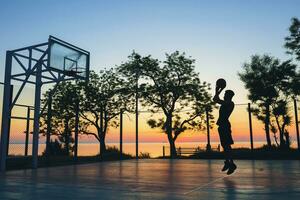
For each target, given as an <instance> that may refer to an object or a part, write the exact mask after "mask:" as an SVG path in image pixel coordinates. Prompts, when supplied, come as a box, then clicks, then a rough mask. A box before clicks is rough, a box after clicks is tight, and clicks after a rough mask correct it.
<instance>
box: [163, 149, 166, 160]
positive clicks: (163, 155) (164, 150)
mask: <svg viewBox="0 0 300 200" xmlns="http://www.w3.org/2000/svg"><path fill="white" fill-rule="evenodd" d="M165 155H166V153H165V146H163V158H164V157H165Z"/></svg>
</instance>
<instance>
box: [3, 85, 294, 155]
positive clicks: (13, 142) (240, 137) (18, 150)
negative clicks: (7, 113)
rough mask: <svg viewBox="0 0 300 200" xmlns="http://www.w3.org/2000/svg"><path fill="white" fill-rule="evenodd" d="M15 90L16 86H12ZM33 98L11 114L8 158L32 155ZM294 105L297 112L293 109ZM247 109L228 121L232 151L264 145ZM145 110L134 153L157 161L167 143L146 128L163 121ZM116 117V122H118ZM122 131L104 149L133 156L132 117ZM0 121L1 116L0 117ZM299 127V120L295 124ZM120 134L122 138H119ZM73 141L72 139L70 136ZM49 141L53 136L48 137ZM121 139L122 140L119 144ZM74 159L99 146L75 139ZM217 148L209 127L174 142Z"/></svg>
mask: <svg viewBox="0 0 300 200" xmlns="http://www.w3.org/2000/svg"><path fill="white" fill-rule="evenodd" d="M14 87H18V86H14ZM33 94H34V90H33V89H30V88H29V89H28V91H27V92H25V96H23V98H21V97H20V99H23V101H22V102H21V103H23V104H25V105H23V104H17V106H16V107H15V108H14V110H13V111H12V116H13V118H12V121H11V130H10V137H9V149H8V155H9V156H10V157H12V156H14V157H15V156H30V155H31V153H32V144H31V141H32V134H30V133H31V132H32V127H33V123H32V116H33V111H32V109H33V107H32V106H28V105H33V102H31V101H32V100H31V99H32V96H33ZM2 95H3V85H2V84H0V98H1V99H3V96H2ZM295 105H297V108H296V107H295ZM299 105H300V102H299V99H298V100H297V101H296V104H295V103H294V102H290V106H289V108H290V111H289V112H290V115H291V116H292V125H291V126H288V128H287V129H288V131H289V133H290V137H291V141H292V147H294V148H297V147H298V141H297V126H296V112H295V111H297V112H298V114H299V113H300V109H299V107H300V106H299ZM249 106H250V107H251V106H252V105H251V104H247V103H246V104H239V103H237V104H236V106H235V109H234V112H233V113H232V116H231V118H230V121H231V124H232V134H233V138H234V140H235V144H234V145H233V147H234V148H241V147H243V148H250V149H253V148H256V147H259V146H262V145H263V144H265V143H266V142H265V141H266V139H265V131H264V126H263V123H262V122H261V121H259V120H257V118H256V117H255V116H253V114H251V113H250V112H248V110H249ZM0 109H1V113H2V103H1V104H0ZM144 109H145V108H140V111H139V123H138V126H139V127H138V138H139V142H138V151H137V152H138V153H140V152H148V153H150V155H151V156H152V157H158V156H162V155H163V146H165V155H167V154H168V152H167V146H168V140H167V137H166V135H165V134H164V133H163V131H162V130H161V129H151V128H150V127H149V125H148V124H147V121H148V120H149V119H150V118H156V119H157V118H161V117H164V115H163V113H162V112H158V113H154V114H153V113H151V112H150V111H147V110H144ZM187 112H188V110H186V111H183V112H181V113H180V114H181V115H182V116H184V115H186V114H187ZM212 114H213V116H214V120H210V121H209V122H208V121H207V124H206V125H207V126H210V125H213V124H214V121H215V120H216V119H217V117H218V110H217V109H215V110H214V111H213V112H212ZM120 117H121V116H119V118H118V120H120ZM122 118H123V119H122V121H123V123H122V131H120V128H110V129H109V130H108V133H107V137H106V142H107V146H116V147H117V148H119V149H120V148H121V150H122V152H125V153H129V154H131V155H133V156H135V154H136V127H135V126H136V124H135V115H134V114H128V113H124V114H123V115H122ZM0 119H2V115H1V116H0ZM298 123H299V120H298ZM120 134H121V136H122V137H120ZM73 137H74V135H73ZM271 137H272V142H273V143H275V140H274V136H273V135H271ZM51 138H52V139H54V138H55V136H51ZM120 138H122V140H120ZM78 141H79V142H78V156H92V155H97V154H98V153H99V149H100V148H99V142H98V141H97V140H96V139H95V137H93V136H86V135H79V137H78ZM45 143H46V137H45V136H40V139H39V144H40V145H39V155H41V154H42V153H43V152H44V151H45V148H46V144H45ZM218 144H219V138H218V133H217V127H216V126H215V125H213V127H212V129H207V130H203V131H186V132H185V133H183V134H181V135H180V136H179V137H178V139H177V141H176V146H177V148H179V147H181V150H184V148H198V147H199V149H206V148H209V147H212V148H216V147H217V146H218Z"/></svg>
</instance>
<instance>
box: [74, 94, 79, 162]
mask: <svg viewBox="0 0 300 200" xmlns="http://www.w3.org/2000/svg"><path fill="white" fill-rule="evenodd" d="M78 128H79V100H78V99H77V100H76V113H75V149H74V159H75V161H77V158H78Z"/></svg>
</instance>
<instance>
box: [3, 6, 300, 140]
mask: <svg viewBox="0 0 300 200" xmlns="http://www.w3.org/2000/svg"><path fill="white" fill-rule="evenodd" d="M299 11H300V1H298V0H281V1H279V0H264V1H261V0H251V1H242V0H239V1H237V0H236V1H233V0H227V1H221V0H210V1H204V0H203V1H202V0H181V1H178V0H164V1H161V0H142V1H141V0H127V1H125V0H109V1H108V0H106V1H105V0H102V1H101V0H97V1H96V0H86V1H84V0H81V1H80V0H72V1H67V0H63V1H62V0H51V1H50V0H43V1H37V0H35V1H34V0H26V1H22V0H19V1H17V0H2V1H1V2H0V74H1V76H0V81H1V82H3V79H4V64H5V51H6V50H12V49H16V48H20V47H23V46H28V45H33V44H37V43H41V42H45V41H47V39H48V36H49V35H54V36H56V37H58V38H61V39H63V40H66V41H68V42H71V43H73V44H75V45H77V46H80V47H82V48H83V49H86V50H88V51H90V53H91V69H93V70H95V71H99V70H100V69H104V68H105V67H106V68H108V67H113V66H115V65H119V64H120V63H121V62H122V61H126V59H127V56H128V55H129V54H130V53H131V52H132V51H133V50H135V51H136V52H138V53H140V54H142V55H148V54H151V55H152V56H153V57H155V58H158V59H161V60H163V59H164V54H165V53H171V52H173V51H175V50H179V51H181V52H186V54H187V55H189V56H191V57H193V58H194V59H196V71H198V72H200V78H201V80H202V81H207V82H209V83H211V84H212V87H214V83H215V81H216V79H218V78H220V77H222V78H225V79H226V80H227V85H228V88H230V89H232V90H234V91H235V93H236V96H235V98H234V101H235V103H237V104H239V103H247V102H248V100H247V91H246V90H245V89H244V86H243V83H242V82H241V81H240V80H239V78H238V76H237V72H238V71H240V70H241V66H242V64H243V63H244V62H246V61H249V58H250V56H251V55H253V54H256V53H257V54H264V53H268V54H270V55H273V56H275V57H278V58H280V59H282V60H284V59H289V58H290V57H289V56H288V55H286V54H285V49H284V48H283V44H284V37H285V36H287V35H288V27H289V25H290V19H291V18H292V17H298V18H299V17H300V12H299ZM0 88H1V89H0V95H1V99H0V103H1V107H2V92H3V90H2V86H0ZM26 91H28V92H27V95H25V96H23V99H21V101H20V102H21V103H22V102H23V103H24V102H26V103H30V102H32V97H31V96H32V95H33V89H32V88H27V89H26ZM245 108H246V107H245V106H239V107H236V110H235V112H234V113H233V116H232V118H231V120H232V123H233V135H234V137H235V138H236V139H237V140H240V141H242V140H244V141H246V140H248V139H249V135H248V134H249V131H248V118H247V113H246V110H245ZM15 113H16V114H18V115H24V111H22V110H19V111H15ZM148 117H149V116H147V115H146V114H145V115H143V116H141V123H140V132H141V135H140V138H141V141H145V142H162V141H167V140H166V138H165V137H164V136H163V134H159V133H157V132H158V131H159V130H150V129H149V128H148V126H147V125H146V123H145V121H146V119H147V118H148ZM130 118H131V121H130V120H128V119H126V120H125V121H126V125H125V128H124V133H125V136H124V137H125V141H127V142H134V117H133V116H131V117H130ZM253 123H254V133H255V134H256V135H255V139H256V140H264V135H263V128H262V126H261V124H257V122H256V120H255V119H254V122H253ZM24 127H25V124H23V123H21V122H19V121H13V128H12V133H13V134H15V135H16V136H15V138H17V139H19V140H20V141H21V140H23V134H22V135H20V132H22V131H23V130H24ZM291 130H293V129H291ZM215 133H216V130H215V129H214V130H213V131H212V138H213V140H217V134H215ZM18 134H19V135H18ZM118 137H119V136H118V130H111V131H110V134H109V136H108V141H110V142H114V141H118ZM292 137H293V136H292ZM205 138H206V136H205V134H204V133H191V134H187V133H186V134H184V135H183V136H182V137H181V138H179V139H180V141H205ZM91 140H92V139H88V138H84V139H82V141H91Z"/></svg>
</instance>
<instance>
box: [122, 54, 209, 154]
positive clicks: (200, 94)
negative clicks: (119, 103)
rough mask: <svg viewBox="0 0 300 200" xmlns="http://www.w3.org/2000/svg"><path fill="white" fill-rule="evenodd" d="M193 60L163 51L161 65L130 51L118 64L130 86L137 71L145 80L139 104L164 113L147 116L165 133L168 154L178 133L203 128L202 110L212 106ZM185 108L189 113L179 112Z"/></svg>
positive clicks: (153, 125)
mask: <svg viewBox="0 0 300 200" xmlns="http://www.w3.org/2000/svg"><path fill="white" fill-rule="evenodd" d="M194 62H195V61H194V60H193V59H191V58H188V57H186V56H185V54H184V53H182V54H180V53H179V52H178V51H176V52H174V53H172V54H166V60H165V61H164V62H163V65H162V66H161V65H160V64H161V63H160V62H159V61H158V60H157V59H153V58H152V57H151V56H146V57H141V56H140V55H139V54H137V53H135V52H133V53H132V54H131V55H130V56H129V61H128V62H126V63H123V64H122V65H120V66H119V72H120V73H122V74H123V75H124V76H126V77H127V78H128V81H129V82H131V84H130V85H134V83H135V82H136V80H135V78H134V77H135V75H136V73H138V75H139V77H140V78H142V79H144V80H143V83H142V84H141V85H140V87H139V89H138V92H139V95H140V96H141V97H142V98H141V102H142V105H143V106H145V107H147V108H149V109H150V110H151V112H152V113H157V112H159V111H162V112H163V114H164V115H163V117H160V118H158V119H156V118H151V119H149V120H148V125H149V126H150V127H151V128H161V129H162V130H163V132H164V133H165V134H166V135H167V138H168V141H169V144H170V155H171V157H175V156H176V146H175V141H176V139H177V138H178V136H179V135H180V134H181V133H183V132H184V131H186V130H188V129H197V128H198V129H204V126H203V123H204V122H205V109H209V110H211V109H212V102H211V96H210V95H209V93H208V90H209V85H208V84H207V83H206V82H203V83H202V82H201V81H200V79H199V74H198V73H196V72H195V67H194ZM187 109H189V110H190V112H188V113H186V115H182V114H180V112H182V111H184V110H187ZM210 117H212V116H210Z"/></svg>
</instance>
